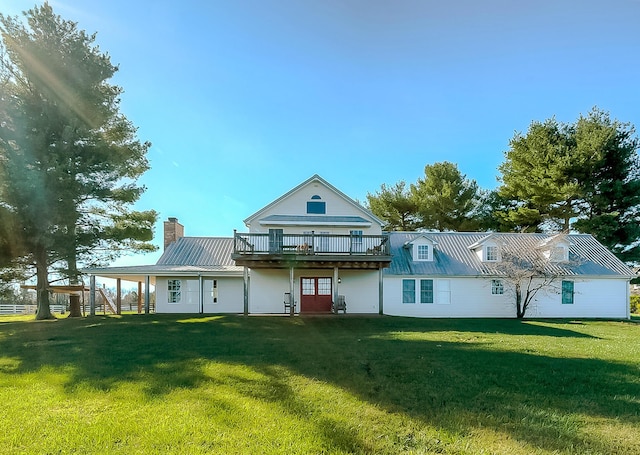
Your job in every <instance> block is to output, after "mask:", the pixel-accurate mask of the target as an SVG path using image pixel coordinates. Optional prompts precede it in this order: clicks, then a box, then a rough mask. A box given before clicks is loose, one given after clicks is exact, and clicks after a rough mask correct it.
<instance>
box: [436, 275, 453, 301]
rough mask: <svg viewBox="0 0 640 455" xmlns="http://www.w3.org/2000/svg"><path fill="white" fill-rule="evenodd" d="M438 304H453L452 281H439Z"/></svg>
mask: <svg viewBox="0 0 640 455" xmlns="http://www.w3.org/2000/svg"><path fill="white" fill-rule="evenodd" d="M438 303H439V304H440V305H449V304H450V303H451V280H438Z"/></svg>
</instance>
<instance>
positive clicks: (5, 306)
mask: <svg viewBox="0 0 640 455" xmlns="http://www.w3.org/2000/svg"><path fill="white" fill-rule="evenodd" d="M37 308H38V306H37V305H13V304H9V303H0V314H35V313H36V309H37ZM49 308H51V312H52V313H60V314H64V313H65V312H66V311H67V308H66V305H50V306H49Z"/></svg>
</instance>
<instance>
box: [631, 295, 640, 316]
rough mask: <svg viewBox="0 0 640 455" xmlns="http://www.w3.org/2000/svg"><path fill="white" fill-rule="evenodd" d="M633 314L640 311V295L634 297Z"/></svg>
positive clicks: (632, 302) (632, 299)
mask: <svg viewBox="0 0 640 455" xmlns="http://www.w3.org/2000/svg"><path fill="white" fill-rule="evenodd" d="M630 302H631V312H632V313H637V312H638V310H640V295H632V296H631V299H630Z"/></svg>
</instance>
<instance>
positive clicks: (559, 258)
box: [549, 246, 568, 262]
mask: <svg viewBox="0 0 640 455" xmlns="http://www.w3.org/2000/svg"><path fill="white" fill-rule="evenodd" d="M567 256H568V254H567V249H566V248H565V247H563V246H554V247H553V248H551V251H550V253H549V260H551V261H552V262H563V261H566V260H567V259H568V257H567Z"/></svg>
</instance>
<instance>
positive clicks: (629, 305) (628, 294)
mask: <svg viewBox="0 0 640 455" xmlns="http://www.w3.org/2000/svg"><path fill="white" fill-rule="evenodd" d="M629 319H631V280H628V281H627V320H629Z"/></svg>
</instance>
